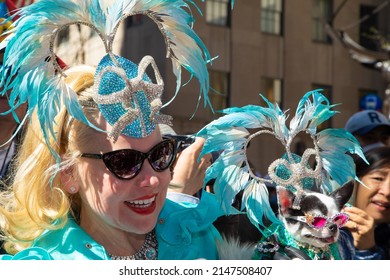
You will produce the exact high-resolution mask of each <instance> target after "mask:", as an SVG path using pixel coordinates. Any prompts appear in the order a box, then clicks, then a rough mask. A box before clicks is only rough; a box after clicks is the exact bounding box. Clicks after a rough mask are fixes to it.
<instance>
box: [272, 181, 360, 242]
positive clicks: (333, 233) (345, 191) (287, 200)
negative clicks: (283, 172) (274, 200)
mask: <svg viewBox="0 0 390 280" xmlns="http://www.w3.org/2000/svg"><path fill="white" fill-rule="evenodd" d="M352 192H353V182H349V183H347V184H345V185H343V186H342V187H341V188H339V189H338V190H336V191H334V192H333V193H331V194H330V195H329V196H327V195H324V194H321V193H317V192H312V191H305V192H304V193H303V194H302V197H301V200H300V203H299V206H300V209H299V210H297V209H293V208H292V205H293V202H294V199H295V194H294V193H293V192H291V191H290V190H288V189H286V188H284V187H280V186H278V187H277V196H278V205H279V214H280V219H281V221H282V222H283V224H284V226H285V228H286V229H287V231H288V232H289V233H290V234H291V235H292V236H293V237H294V238H295V240H297V241H299V242H302V243H306V244H309V245H312V246H315V247H318V248H322V247H325V246H327V245H329V244H332V243H334V242H336V241H337V239H338V237H339V226H340V225H342V224H344V223H345V222H346V220H347V216H345V214H343V213H340V211H341V209H342V207H343V206H344V204H345V203H346V202H347V201H348V199H349V198H350V196H351V195H352Z"/></svg>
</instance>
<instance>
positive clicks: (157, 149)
mask: <svg viewBox="0 0 390 280" xmlns="http://www.w3.org/2000/svg"><path fill="white" fill-rule="evenodd" d="M191 5H194V3H193V2H192V1H187V0H178V1H159V0H156V1H155V0H153V1H150V0H137V1H128V0H116V1H111V0H55V1H54V0H40V1H37V2H35V3H33V4H31V5H28V6H26V7H24V8H22V9H20V10H19V11H18V12H17V14H16V16H20V18H19V19H18V20H16V21H15V22H14V28H13V29H12V36H10V38H9V39H8V40H6V41H5V42H4V44H2V45H1V46H0V47H1V48H3V47H4V48H6V51H5V56H4V61H5V63H4V66H3V68H1V69H0V78H1V81H0V82H1V85H2V87H1V91H0V96H4V95H5V94H6V93H8V92H10V93H9V99H10V101H13V102H10V103H11V104H10V105H11V109H12V110H11V111H14V110H16V109H17V108H18V107H20V106H21V105H22V104H24V103H27V104H28V108H27V116H28V117H30V116H31V117H32V119H31V122H30V123H29V126H28V130H27V131H26V135H25V137H24V141H23V143H22V145H21V148H20V152H19V155H18V158H17V165H16V168H15V171H16V173H15V177H14V178H15V179H14V182H13V184H12V185H11V186H10V188H9V189H8V190H7V192H6V193H4V194H2V196H1V198H0V227H1V231H2V232H3V233H4V237H3V239H4V240H5V241H6V242H5V248H6V250H7V252H8V253H9V254H10V255H4V256H3V257H2V258H3V259H23V258H42V259H157V258H158V259H196V258H205V259H215V258H217V251H216V246H215V242H216V240H218V239H219V238H220V235H219V234H218V232H217V231H216V229H215V228H214V227H213V226H212V222H213V221H214V220H215V219H216V218H217V217H218V215H220V213H219V210H217V209H218V208H217V205H216V201H215V200H214V199H212V197H211V195H210V194H207V193H206V194H205V195H204V196H202V199H201V200H200V202H199V204H197V205H193V204H190V203H188V202H184V200H183V201H182V202H180V203H175V202H173V201H171V200H167V199H166V195H167V188H168V184H169V182H170V180H171V176H172V174H171V167H172V164H173V161H174V159H175V155H176V149H175V143H174V142H173V140H169V139H163V138H162V136H161V133H160V131H159V129H158V125H159V124H170V123H171V117H170V116H167V115H164V114H162V113H161V112H160V110H161V108H162V107H163V104H162V98H161V96H162V93H163V90H164V82H163V80H162V77H161V75H160V73H159V71H158V68H157V65H156V63H155V61H154V59H153V58H152V57H150V56H145V57H144V58H142V60H141V61H140V62H139V63H138V65H137V64H136V63H134V62H132V61H130V60H127V59H126V58H123V57H120V56H118V55H115V54H114V53H113V50H112V45H113V43H114V40H115V35H116V32H117V31H118V29H119V25H120V24H121V23H122V22H123V21H124V19H126V18H127V17H129V16H134V15H144V16H148V17H149V18H151V19H152V21H153V22H155V23H156V24H157V25H158V28H159V30H160V31H161V33H162V35H163V37H164V41H165V42H166V44H167V57H169V58H170V59H171V60H172V64H173V66H174V74H175V75H176V77H177V83H178V87H177V88H179V87H180V82H181V70H182V69H181V68H182V67H183V68H184V69H186V70H187V71H188V72H190V73H191V76H193V77H195V78H196V79H198V81H199V83H200V89H201V90H200V91H201V93H200V94H202V93H203V96H204V98H205V104H208V103H209V101H208V98H207V92H208V90H209V80H208V72H207V66H206V64H207V63H208V61H209V54H208V51H207V49H206V48H205V46H204V44H203V42H201V40H200V38H199V37H198V36H197V34H196V33H195V32H194V31H193V29H192V23H193V17H192V14H191V11H190V6H191ZM75 24H76V25H80V24H81V25H84V26H87V27H90V28H91V29H92V30H93V31H95V32H96V33H97V34H98V36H99V37H100V38H101V39H102V43H103V45H104V49H105V50H106V55H105V56H104V57H103V58H102V59H101V60H100V62H99V64H98V66H97V67H96V69H95V68H92V67H88V66H74V67H70V68H69V69H68V70H66V71H65V72H64V71H63V70H62V69H61V67H60V65H59V63H58V61H57V57H56V54H55V53H54V45H55V41H56V37H57V35H58V33H59V32H60V31H61V30H62V29H64V28H67V27H69V26H70V25H75ZM147 69H149V70H153V74H154V76H153V78H154V80H155V83H153V82H152V80H151V79H150V78H149V77H148V76H147V74H146V70H147ZM7 76H8V77H12V79H10V78H4V77H7ZM165 105H167V104H165ZM194 146H195V147H196V148H193V149H199V151H198V152H197V153H198V154H199V153H200V148H201V146H202V144H200V145H199V142H198V145H194ZM190 150H191V148H188V152H189V151H190ZM185 152H187V151H185ZM183 153H184V152H183ZM193 154H196V152H194V153H193ZM191 164H192V162H189V165H191ZM176 175H177V174H176ZM177 178H179V177H177V176H175V178H174V180H177ZM187 179H190V178H187ZM173 183H176V181H173ZM184 187H187V186H184Z"/></svg>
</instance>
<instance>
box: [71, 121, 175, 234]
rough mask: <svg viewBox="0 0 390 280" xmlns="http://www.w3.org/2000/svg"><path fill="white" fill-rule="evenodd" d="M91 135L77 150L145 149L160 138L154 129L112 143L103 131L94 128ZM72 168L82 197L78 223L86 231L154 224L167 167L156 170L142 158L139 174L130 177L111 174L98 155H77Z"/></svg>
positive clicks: (138, 229) (138, 230) (142, 228)
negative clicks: (120, 177)
mask: <svg viewBox="0 0 390 280" xmlns="http://www.w3.org/2000/svg"><path fill="white" fill-rule="evenodd" d="M94 136H96V137H91V139H90V141H89V142H88V146H87V147H83V150H82V151H80V152H82V153H94V154H100V153H106V152H109V151H115V150H120V149H134V150H137V151H141V152H148V151H149V150H150V149H151V148H152V147H154V146H155V145H156V144H158V143H159V142H161V141H162V138H161V135H160V132H159V130H158V129H156V130H155V131H154V132H153V133H152V134H151V135H149V136H148V137H146V138H142V139H137V138H131V137H127V136H124V135H121V136H119V138H118V140H117V141H116V142H115V143H113V142H112V141H109V140H107V139H106V136H107V135H106V134H103V133H98V132H96V133H94ZM75 168H76V174H77V177H78V178H77V181H78V182H79V185H78V190H79V194H80V196H81V200H82V206H81V216H80V224H81V226H82V227H83V228H84V229H87V232H89V233H91V232H97V233H99V232H100V231H105V233H107V232H109V231H110V230H114V231H116V230H120V231H123V232H131V233H135V234H144V233H147V232H149V231H151V230H152V229H153V228H154V227H155V225H156V222H157V218H158V215H159V213H160V211H161V209H162V207H163V205H164V202H165V197H166V193H167V187H168V184H169V181H170V180H171V172H170V170H169V168H168V169H167V170H164V171H162V172H156V171H155V170H154V169H153V168H152V167H151V165H150V163H149V162H148V160H145V161H144V163H143V166H142V169H141V171H140V172H139V174H138V175H137V176H136V177H134V178H133V179H130V180H121V179H119V178H117V177H115V176H114V175H113V174H112V173H110V171H109V170H108V169H107V168H106V166H105V165H104V162H103V160H101V159H93V158H85V157H81V158H80V159H79V163H77V164H76V167H75Z"/></svg>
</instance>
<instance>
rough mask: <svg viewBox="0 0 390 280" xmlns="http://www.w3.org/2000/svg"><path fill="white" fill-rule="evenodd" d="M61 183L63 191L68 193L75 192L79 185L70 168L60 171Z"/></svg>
mask: <svg viewBox="0 0 390 280" xmlns="http://www.w3.org/2000/svg"><path fill="white" fill-rule="evenodd" d="M60 176H61V183H62V186H63V188H64V190H65V191H67V192H68V193H70V194H75V193H77V192H78V191H79V186H78V184H77V183H76V181H75V180H74V178H73V173H72V170H71V169H70V168H67V169H65V170H62V171H61V172H60Z"/></svg>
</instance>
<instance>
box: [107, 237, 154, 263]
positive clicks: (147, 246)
mask: <svg viewBox="0 0 390 280" xmlns="http://www.w3.org/2000/svg"><path fill="white" fill-rule="evenodd" d="M108 255H109V256H110V258H111V259H112V260H157V256H158V243H157V238H156V232H155V231H154V230H152V231H151V232H149V233H148V234H146V237H145V242H144V244H143V245H142V247H141V249H139V251H138V252H136V253H135V254H134V255H130V256H116V255H112V254H108Z"/></svg>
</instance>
